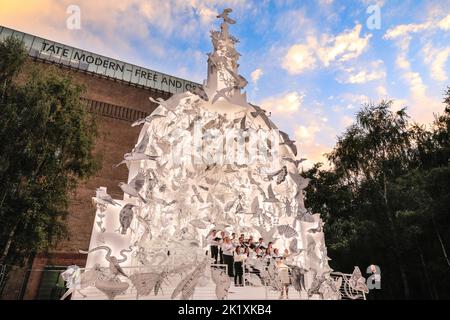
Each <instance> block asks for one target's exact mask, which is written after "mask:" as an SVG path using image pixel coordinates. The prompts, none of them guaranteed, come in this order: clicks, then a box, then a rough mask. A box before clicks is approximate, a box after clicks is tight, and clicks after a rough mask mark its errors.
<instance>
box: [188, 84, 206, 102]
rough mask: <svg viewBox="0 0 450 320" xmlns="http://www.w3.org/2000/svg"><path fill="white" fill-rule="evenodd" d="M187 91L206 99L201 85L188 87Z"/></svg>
mask: <svg viewBox="0 0 450 320" xmlns="http://www.w3.org/2000/svg"><path fill="white" fill-rule="evenodd" d="M189 92H191V93H193V94H195V95H197V96H199V97H200V98H201V99H202V100H205V101H208V100H209V98H208V95H207V94H206V92H205V90H204V89H203V87H201V86H200V87H199V86H195V87H193V88H191V89H189Z"/></svg>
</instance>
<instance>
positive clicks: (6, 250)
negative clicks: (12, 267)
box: [0, 222, 19, 264]
mask: <svg viewBox="0 0 450 320" xmlns="http://www.w3.org/2000/svg"><path fill="white" fill-rule="evenodd" d="M18 225H19V223H18V222H17V223H16V225H15V226H14V228H12V229H11V231H10V232H9V235H8V241H6V245H5V248H4V249H3V252H2V256H1V257H0V264H3V262H4V261H5V260H6V257H7V256H8V253H9V248H10V247H11V243H12V241H13V239H14V234H15V233H16V230H17V226H18Z"/></svg>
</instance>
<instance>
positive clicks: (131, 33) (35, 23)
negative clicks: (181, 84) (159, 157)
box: [0, 0, 247, 81]
mask: <svg viewBox="0 0 450 320" xmlns="http://www.w3.org/2000/svg"><path fill="white" fill-rule="evenodd" d="M71 4H76V5H78V6H79V7H80V9H81V30H69V29H67V28H66V19H67V18H68V14H67V13H66V9H67V7H68V6H69V5H71ZM225 4H226V5H227V6H231V7H232V8H233V9H234V11H235V12H234V14H235V16H237V15H239V13H240V12H241V10H242V9H243V8H244V7H246V6H247V4H246V3H245V2H244V1H242V0H233V1H225V0H220V1H214V2H213V1H209V0H167V1H159V0H146V1H141V0H121V1H90V0H77V1H75V3H74V1H73V0H21V1H15V0H2V1H0V21H1V24H2V25H4V26H8V27H11V28H14V29H18V30H20V31H24V32H27V33H31V34H35V35H38V36H40V37H44V38H47V39H50V40H54V41H58V42H62V43H64V44H67V45H71V46H75V47H79V48H81V49H84V50H89V51H91V52H95V53H98V54H103V55H106V56H109V57H112V58H116V59H120V60H125V61H130V62H133V63H135V64H140V65H142V66H146V67H148V68H151V69H156V70H159V71H161V72H165V73H169V74H173V75H178V74H177V72H178V70H181V69H182V67H183V66H186V65H189V69H190V72H191V73H195V70H200V69H202V70H203V69H204V63H205V59H204V60H202V65H198V64H197V59H196V52H195V50H193V49H190V50H186V46H191V48H192V47H194V46H198V43H199V42H200V41H205V40H206V41H208V40H207V39H208V31H209V29H211V27H212V24H213V23H215V20H216V19H215V16H216V14H217V12H219V11H220V10H221V9H223V7H224V5H225ZM191 80H197V81H198V80H199V79H191Z"/></svg>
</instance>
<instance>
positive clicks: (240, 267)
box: [234, 247, 247, 287]
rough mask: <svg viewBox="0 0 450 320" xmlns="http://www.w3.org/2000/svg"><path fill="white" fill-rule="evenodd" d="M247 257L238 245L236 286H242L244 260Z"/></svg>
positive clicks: (235, 256)
mask: <svg viewBox="0 0 450 320" xmlns="http://www.w3.org/2000/svg"><path fill="white" fill-rule="evenodd" d="M246 258H247V255H246V254H245V253H243V252H242V248H241V247H236V250H235V251H234V285H235V286H236V287H242V286H243V282H242V276H243V274H244V268H243V265H244V261H245V259H246Z"/></svg>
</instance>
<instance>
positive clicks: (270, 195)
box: [264, 184, 280, 202]
mask: <svg viewBox="0 0 450 320" xmlns="http://www.w3.org/2000/svg"><path fill="white" fill-rule="evenodd" d="M264 202H280V200H278V199H277V198H276V197H275V193H273V189H272V185H271V184H269V187H268V188H267V196H266V197H265V199H264Z"/></svg>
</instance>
